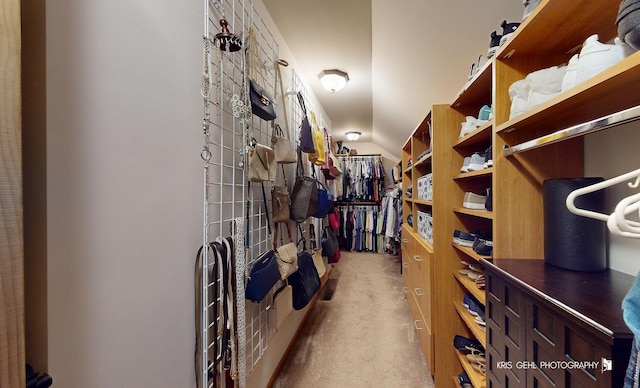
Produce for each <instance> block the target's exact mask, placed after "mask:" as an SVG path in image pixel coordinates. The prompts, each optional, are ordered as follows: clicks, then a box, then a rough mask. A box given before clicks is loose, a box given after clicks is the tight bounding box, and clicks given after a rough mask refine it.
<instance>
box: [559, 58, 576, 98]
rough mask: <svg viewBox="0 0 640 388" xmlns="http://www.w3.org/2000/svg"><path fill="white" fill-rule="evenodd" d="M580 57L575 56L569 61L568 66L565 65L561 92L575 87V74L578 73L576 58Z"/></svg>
mask: <svg viewBox="0 0 640 388" xmlns="http://www.w3.org/2000/svg"><path fill="white" fill-rule="evenodd" d="M579 56H580V55H579V54H576V55H574V56H572V57H571V59H569V64H568V65H567V71H566V72H565V73H564V77H563V78H562V87H561V89H562V91H563V92H566V91H567V90H569V89H571V88H572V87H574V86H576V74H577V73H578V57H579Z"/></svg>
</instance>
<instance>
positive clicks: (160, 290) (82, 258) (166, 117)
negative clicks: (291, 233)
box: [46, 0, 329, 388]
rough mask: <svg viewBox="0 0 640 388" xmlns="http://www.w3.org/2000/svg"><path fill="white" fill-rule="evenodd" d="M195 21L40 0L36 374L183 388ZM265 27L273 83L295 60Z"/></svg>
mask: <svg viewBox="0 0 640 388" xmlns="http://www.w3.org/2000/svg"><path fill="white" fill-rule="evenodd" d="M256 7H257V8H258V11H259V12H260V13H261V14H262V15H264V16H266V17H267V18H268V15H266V11H264V7H263V5H262V3H261V2H259V1H258V2H256ZM202 22H203V9H202V2H200V1H196V2H169V1H161V2H158V1H150V0H129V1H124V0H114V1H108V2H105V1H95V0H89V1H80V0H60V1H56V2H55V3H47V7H46V34H47V44H46V49H47V58H46V59H47V70H46V75H47V88H46V90H47V99H46V103H47V180H48V185H47V201H48V202H47V215H46V216H47V219H48V220H47V236H46V237H47V239H48V247H47V256H48V277H47V281H48V296H47V298H48V299H47V307H48V311H49V314H48V333H47V334H48V351H47V358H48V370H47V372H48V373H49V374H50V375H52V376H53V377H54V380H55V383H56V384H55V385H56V386H59V387H71V388H73V387H109V388H112V387H170V388H173V387H181V388H182V387H191V386H194V385H195V379H194V377H193V376H194V370H193V357H194V338H195V331H194V291H193V288H194V286H193V271H194V268H193V266H194V256H195V253H196V251H197V248H198V246H199V244H200V242H201V238H202V237H201V236H202V219H203V216H202V161H201V159H200V151H201V149H202V142H203V137H202V132H201V131H202V130H201V120H202V98H201V96H200V81H201V74H202V31H203V26H202ZM267 23H268V25H269V27H270V28H271V29H272V32H273V33H274V35H275V36H276V39H277V40H278V43H279V44H280V57H282V58H285V59H286V60H287V61H288V62H289V63H290V65H291V66H290V67H289V68H287V69H284V71H283V78H284V81H285V82H284V84H285V85H284V86H285V88H287V86H289V84H290V80H291V69H292V68H295V67H296V62H295V60H294V58H292V55H291V53H290V51H289V50H288V48H287V47H286V45H285V44H284V41H283V40H282V38H281V36H280V34H279V33H278V32H277V31H276V30H275V26H274V25H273V23H272V22H271V21H270V20H267ZM315 103H316V105H317V101H316V102H315ZM316 112H318V113H319V114H322V115H323V116H324V117H326V114H325V112H323V110H322V109H321V108H320V107H319V106H316ZM327 119H328V118H327ZM327 121H329V120H327ZM303 315H304V311H303V312H300V313H297V314H293V315H292V317H291V318H290V322H288V323H287V327H289V328H291V330H286V331H285V330H282V331H281V333H282V334H280V333H279V334H278V335H277V336H276V337H274V339H273V341H272V344H271V345H270V347H269V350H268V351H269V354H268V356H267V357H265V360H263V361H262V362H261V363H260V364H258V365H256V367H255V368H256V370H255V373H254V376H253V380H254V383H255V384H256V385H253V386H264V385H266V382H267V381H268V380H269V378H270V377H271V374H272V373H273V370H274V368H275V366H276V365H277V363H278V362H279V360H280V357H281V356H282V354H283V353H284V351H285V349H286V347H287V346H288V344H289V342H290V339H291V337H292V335H293V333H294V331H295V327H297V323H299V322H300V320H301V319H302V317H303Z"/></svg>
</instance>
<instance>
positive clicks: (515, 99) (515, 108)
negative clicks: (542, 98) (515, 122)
mask: <svg viewBox="0 0 640 388" xmlns="http://www.w3.org/2000/svg"><path fill="white" fill-rule="evenodd" d="M529 92H531V85H529V81H527V80H526V79H521V80H518V81H516V82H514V83H512V84H511V86H509V98H510V99H511V111H510V113H509V120H511V119H513V118H516V117H518V116H520V115H521V114H523V113H524V112H526V111H527V101H528V100H529Z"/></svg>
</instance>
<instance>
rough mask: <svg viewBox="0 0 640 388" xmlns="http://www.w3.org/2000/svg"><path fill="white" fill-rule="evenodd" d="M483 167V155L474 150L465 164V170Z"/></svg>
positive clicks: (478, 169) (476, 169) (475, 169)
mask: <svg viewBox="0 0 640 388" xmlns="http://www.w3.org/2000/svg"><path fill="white" fill-rule="evenodd" d="M483 169H484V155H480V154H479V153H477V152H474V153H473V155H471V160H470V161H469V165H468V166H467V171H480V170H483Z"/></svg>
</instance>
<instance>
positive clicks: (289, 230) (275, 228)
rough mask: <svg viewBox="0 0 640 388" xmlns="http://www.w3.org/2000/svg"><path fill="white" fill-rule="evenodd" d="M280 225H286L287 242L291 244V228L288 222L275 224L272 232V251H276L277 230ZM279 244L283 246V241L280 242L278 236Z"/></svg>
mask: <svg viewBox="0 0 640 388" xmlns="http://www.w3.org/2000/svg"><path fill="white" fill-rule="evenodd" d="M280 224H286V225H287V234H288V235H289V241H290V242H293V237H292V236H291V227H290V226H289V223H288V222H280V223H277V224H276V225H275V226H274V228H273V229H274V230H273V250H276V248H277V246H278V244H277V243H278V230H279V229H280ZM280 243H281V245H284V243H283V241H282V236H280Z"/></svg>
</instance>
